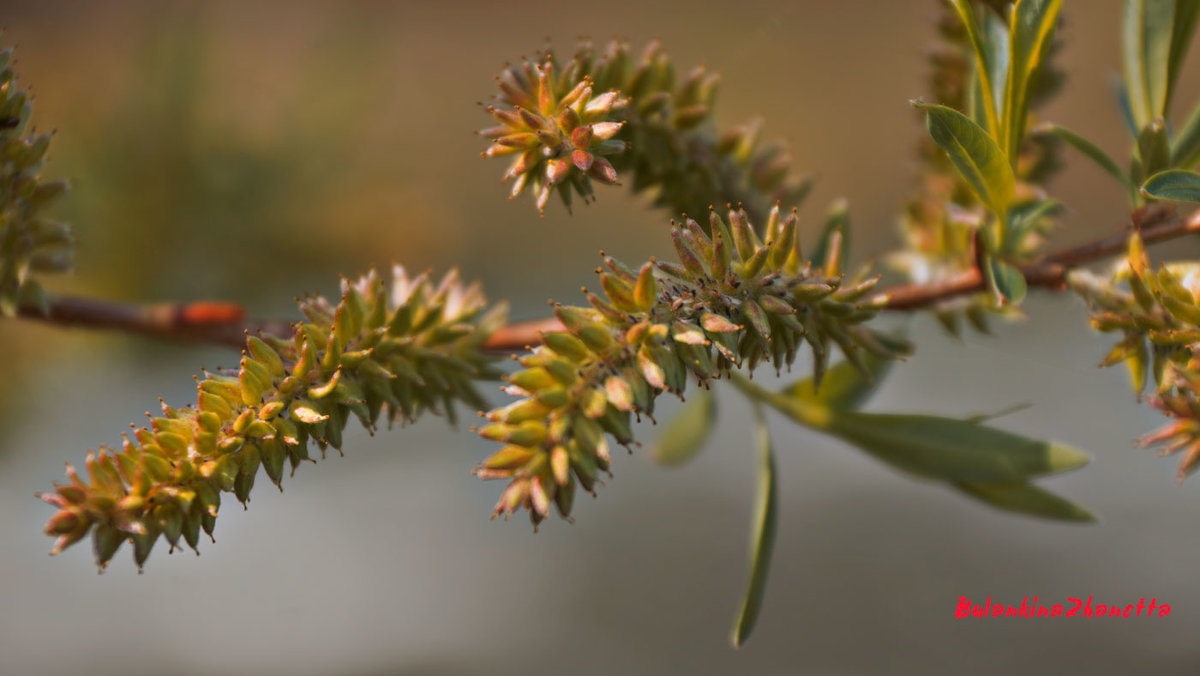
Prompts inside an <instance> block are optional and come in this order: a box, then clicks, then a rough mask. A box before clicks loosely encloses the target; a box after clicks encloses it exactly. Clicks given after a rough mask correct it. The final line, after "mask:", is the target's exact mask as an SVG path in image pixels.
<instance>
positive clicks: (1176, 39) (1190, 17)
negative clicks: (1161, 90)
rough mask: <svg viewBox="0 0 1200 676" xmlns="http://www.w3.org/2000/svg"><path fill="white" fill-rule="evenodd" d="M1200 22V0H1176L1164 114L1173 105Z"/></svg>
mask: <svg viewBox="0 0 1200 676" xmlns="http://www.w3.org/2000/svg"><path fill="white" fill-rule="evenodd" d="M1197 22H1200V0H1176V2H1175V19H1174V21H1173V22H1172V24H1171V53H1170V56H1168V57H1167V98H1166V100H1165V101H1164V102H1163V112H1162V114H1163V116H1166V114H1167V109H1168V108H1170V107H1171V99H1172V98H1174V96H1175V85H1176V84H1177V83H1178V82H1179V71H1180V69H1181V68H1182V67H1183V60H1184V58H1185V57H1186V56H1187V51H1188V47H1189V46H1191V43H1192V36H1193V35H1195V33H1196V24H1197Z"/></svg>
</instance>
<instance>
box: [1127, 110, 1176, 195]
mask: <svg viewBox="0 0 1200 676" xmlns="http://www.w3.org/2000/svg"><path fill="white" fill-rule="evenodd" d="M1137 149H1138V160H1139V163H1140V167H1141V170H1142V173H1141V175H1140V176H1134V177H1133V180H1135V181H1142V180H1145V179H1146V177H1147V176H1153V175H1154V174H1157V173H1158V172H1160V171H1162V170H1164V169H1166V168H1167V165H1168V164H1170V162H1171V151H1170V149H1169V146H1168V145H1167V125H1166V123H1164V122H1163V120H1162V118H1161V117H1160V118H1156V119H1155V120H1153V121H1151V122H1150V124H1148V125H1146V126H1145V127H1144V128H1143V129H1142V132H1141V133H1140V134H1138V138H1137Z"/></svg>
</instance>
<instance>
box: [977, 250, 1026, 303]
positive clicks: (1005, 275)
mask: <svg viewBox="0 0 1200 676" xmlns="http://www.w3.org/2000/svg"><path fill="white" fill-rule="evenodd" d="M986 263H987V268H988V281H989V282H990V283H992V284H993V289H994V290H995V291H996V293H997V294H999V295H1000V297H1001V298H1002V299H1003V301H1004V302H1006V303H1011V304H1012V305H1017V304H1019V303H1020V302H1021V301H1022V300H1024V299H1025V293H1026V292H1027V291H1028V287H1027V285H1026V283H1025V276H1024V275H1022V274H1021V271H1020V270H1018V269H1017V268H1016V267H1015V266H1012V265H1009V264H1008V263H1005V262H1004V261H1002V260H1000V259H998V258H994V257H989V258H988V260H987V261H986Z"/></svg>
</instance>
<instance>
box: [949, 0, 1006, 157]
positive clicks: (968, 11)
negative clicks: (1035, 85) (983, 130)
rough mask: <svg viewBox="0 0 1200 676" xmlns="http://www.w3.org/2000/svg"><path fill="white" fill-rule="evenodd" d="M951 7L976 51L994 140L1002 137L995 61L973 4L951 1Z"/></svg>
mask: <svg viewBox="0 0 1200 676" xmlns="http://www.w3.org/2000/svg"><path fill="white" fill-rule="evenodd" d="M949 2H950V5H951V7H953V8H954V11H955V12H957V13H958V19H959V21H961V22H962V25H963V28H965V29H966V31H967V39H968V41H970V43H971V48H972V49H973V50H974V51H975V64H976V67H975V78H976V81H977V82H978V83H979V88H980V90H981V92H980V93H981V94H982V97H981V98H982V99H983V100H984V101H986V102H987V105H985V106H984V117H983V119H984V120H985V121H986V127H987V130H988V133H989V134H991V135H992V137H993V138H999V137H1000V119H999V116H998V115H997V113H996V110H997V109H998V108H999V103H998V96H997V92H996V89H997V88H996V86H995V85H993V84H992V83H993V80H994V73H995V72H996V68H995V67H994V66H995V63H994V59H992V57H991V54H989V52H988V49H987V47H986V45H985V44H984V42H983V39H982V38H981V36H980V33H979V26H978V24H976V23H975V12H974V10H973V9H972V7H971V3H970V2H968V1H967V0H949Z"/></svg>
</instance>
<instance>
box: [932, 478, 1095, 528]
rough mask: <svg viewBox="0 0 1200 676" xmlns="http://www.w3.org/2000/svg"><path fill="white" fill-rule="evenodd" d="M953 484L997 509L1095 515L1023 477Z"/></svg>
mask: <svg viewBox="0 0 1200 676" xmlns="http://www.w3.org/2000/svg"><path fill="white" fill-rule="evenodd" d="M953 485H954V487H955V488H957V489H958V490H960V491H962V492H963V493H965V494H967V495H969V496H971V497H972V498H975V499H976V500H979V501H980V502H984V503H987V504H989V505H991V506H992V507H995V508H997V509H1003V510H1006V511H1009V512H1016V513H1018V514H1026V515H1029V516H1037V517H1041V518H1044V519H1053V520H1055V521H1071V522H1075V523H1092V522H1094V521H1096V517H1095V515H1093V514H1092V513H1091V512H1089V511H1088V510H1087V509H1085V508H1083V507H1081V506H1079V505H1077V504H1075V503H1073V502H1071V501H1070V500H1067V499H1066V498H1063V497H1061V496H1059V495H1056V494H1054V493H1051V492H1050V491H1048V490H1046V489H1044V488H1039V487H1038V486H1035V485H1033V484H1031V483H1028V482H1025V481H1016V482H1011V483H1002V484H986V483H966V482H962V483H956V484H953Z"/></svg>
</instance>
